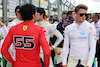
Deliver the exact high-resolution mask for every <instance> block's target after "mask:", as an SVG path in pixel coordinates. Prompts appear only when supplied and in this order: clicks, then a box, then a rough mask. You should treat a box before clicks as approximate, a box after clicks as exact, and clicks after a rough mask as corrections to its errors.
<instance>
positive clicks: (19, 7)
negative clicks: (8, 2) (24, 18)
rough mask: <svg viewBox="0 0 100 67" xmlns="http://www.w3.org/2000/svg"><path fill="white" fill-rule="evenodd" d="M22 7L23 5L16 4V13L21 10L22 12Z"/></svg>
mask: <svg viewBox="0 0 100 67" xmlns="http://www.w3.org/2000/svg"><path fill="white" fill-rule="evenodd" d="M21 7H22V5H18V6H16V8H15V13H16V12H19V13H20V9H21Z"/></svg>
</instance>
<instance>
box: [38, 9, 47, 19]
mask: <svg viewBox="0 0 100 67" xmlns="http://www.w3.org/2000/svg"><path fill="white" fill-rule="evenodd" d="M37 12H38V13H40V15H41V14H43V18H44V17H45V15H46V14H45V10H44V9H43V8H41V7H37Z"/></svg>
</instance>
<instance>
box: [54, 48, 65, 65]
mask: <svg viewBox="0 0 100 67" xmlns="http://www.w3.org/2000/svg"><path fill="white" fill-rule="evenodd" d="M56 49H57V50H59V51H61V54H60V55H57V54H56V53H55V56H56V61H57V64H59V63H61V62H62V58H63V57H62V51H63V49H62V48H60V47H57V48H56Z"/></svg>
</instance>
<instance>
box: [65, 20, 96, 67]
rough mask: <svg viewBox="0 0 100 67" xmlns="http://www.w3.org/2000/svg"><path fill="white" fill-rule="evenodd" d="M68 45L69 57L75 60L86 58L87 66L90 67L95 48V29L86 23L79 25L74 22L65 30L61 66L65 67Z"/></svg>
mask: <svg viewBox="0 0 100 67" xmlns="http://www.w3.org/2000/svg"><path fill="white" fill-rule="evenodd" d="M69 44H70V56H73V57H75V58H77V59H85V58H88V62H87V66H90V67H91V66H92V63H93V60H94V56H95V48H96V30H95V27H94V26H93V25H91V24H90V23H89V22H87V21H84V22H82V23H81V24H77V23H76V22H75V21H74V23H73V24H71V25H69V26H67V27H66V28H65V38H64V46H63V65H66V63H67V57H68V53H69Z"/></svg>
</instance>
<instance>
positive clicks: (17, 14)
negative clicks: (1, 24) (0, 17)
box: [6, 5, 23, 67]
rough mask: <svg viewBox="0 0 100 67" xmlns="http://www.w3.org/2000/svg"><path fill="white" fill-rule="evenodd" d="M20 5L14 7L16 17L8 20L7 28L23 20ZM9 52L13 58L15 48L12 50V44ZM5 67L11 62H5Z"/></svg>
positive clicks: (8, 66) (9, 65)
mask: <svg viewBox="0 0 100 67" xmlns="http://www.w3.org/2000/svg"><path fill="white" fill-rule="evenodd" d="M21 7H22V5H18V6H16V7H15V15H16V19H14V20H13V21H12V22H9V23H8V25H7V28H8V30H9V29H10V28H11V27H12V26H15V25H17V24H19V23H22V22H23V20H22V18H21V13H20V9H21ZM9 52H10V53H11V55H12V57H13V59H15V50H14V46H13V44H12V45H11V47H10V49H9ZM6 66H7V67H11V64H9V62H7V65H6Z"/></svg>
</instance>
